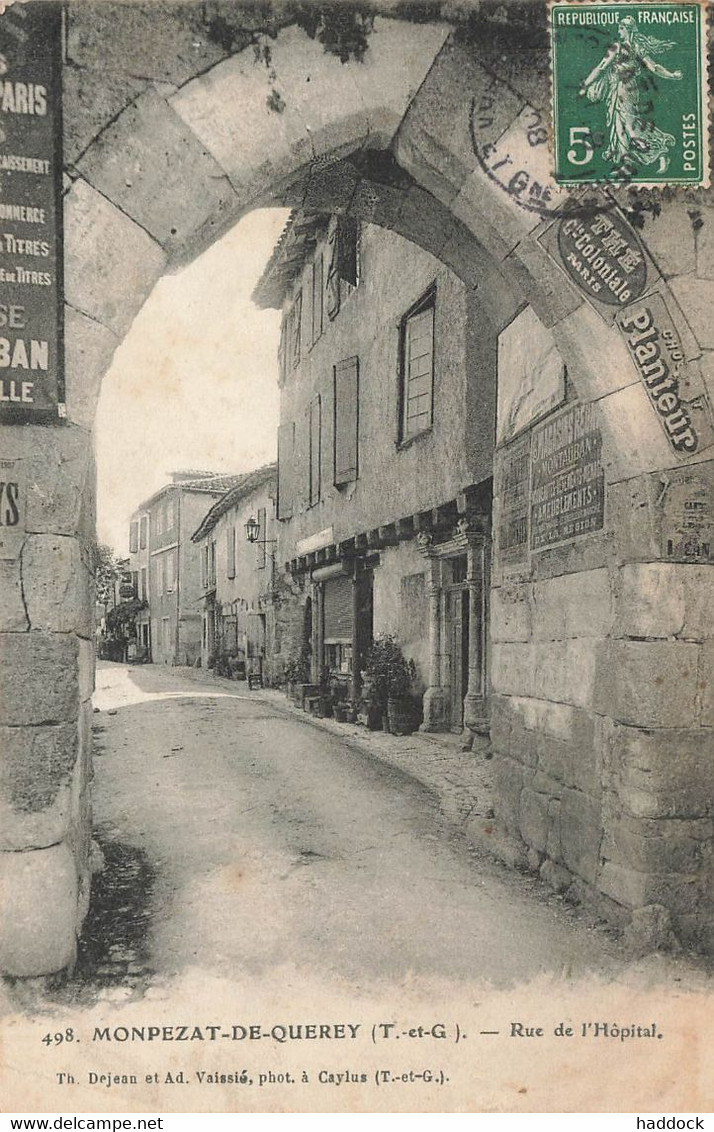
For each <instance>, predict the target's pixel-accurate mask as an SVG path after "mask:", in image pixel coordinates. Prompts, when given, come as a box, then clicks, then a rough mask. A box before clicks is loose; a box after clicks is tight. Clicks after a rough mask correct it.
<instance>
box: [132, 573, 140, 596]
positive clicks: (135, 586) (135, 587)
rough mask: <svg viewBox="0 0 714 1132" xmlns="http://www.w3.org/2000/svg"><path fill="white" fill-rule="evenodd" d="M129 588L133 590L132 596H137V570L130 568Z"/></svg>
mask: <svg viewBox="0 0 714 1132" xmlns="http://www.w3.org/2000/svg"><path fill="white" fill-rule="evenodd" d="M131 588H132V590H133V591H134V597H138V596H139V571H138V570H132V572H131Z"/></svg>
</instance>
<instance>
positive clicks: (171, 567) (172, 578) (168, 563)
mask: <svg viewBox="0 0 714 1132" xmlns="http://www.w3.org/2000/svg"><path fill="white" fill-rule="evenodd" d="M177 554H178V551H176V550H169V552H168V553H167V554H164V555H163V559H164V576H165V581H166V585H165V590H166V593H167V594H171V593H173V592H174V590H175V589H176V561H177Z"/></svg>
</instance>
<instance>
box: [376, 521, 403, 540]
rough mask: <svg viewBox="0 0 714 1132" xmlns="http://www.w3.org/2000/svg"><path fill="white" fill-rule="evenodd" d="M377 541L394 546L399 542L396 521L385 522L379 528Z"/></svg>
mask: <svg viewBox="0 0 714 1132" xmlns="http://www.w3.org/2000/svg"><path fill="white" fill-rule="evenodd" d="M379 541H380V543H381V545H382V546H396V545H397V543H398V542H399V536H398V535H397V526H396V523H387V525H386V527H380V528H379Z"/></svg>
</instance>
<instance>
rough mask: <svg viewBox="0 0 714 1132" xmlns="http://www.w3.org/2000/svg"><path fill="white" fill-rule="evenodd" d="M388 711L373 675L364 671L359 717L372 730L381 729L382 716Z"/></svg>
mask: <svg viewBox="0 0 714 1132" xmlns="http://www.w3.org/2000/svg"><path fill="white" fill-rule="evenodd" d="M385 711H386V705H385V706H384V707H383V706H382V703H381V700H380V696H379V692H378V690H377V688H376V686H375V683H374V679H373V677H372V676H368V675H367V673H366V672H363V673H362V697H361V699H360V702H359V708H358V712H357V719H358V721H359V722H360V723H362V724H364V726H365V727H367V728H369V730H370V731H379V729H380V728H381V726H382V716H383V715H384V712H385Z"/></svg>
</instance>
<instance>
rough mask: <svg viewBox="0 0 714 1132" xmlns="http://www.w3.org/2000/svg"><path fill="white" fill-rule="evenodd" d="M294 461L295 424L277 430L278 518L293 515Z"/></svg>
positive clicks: (290, 422)
mask: <svg viewBox="0 0 714 1132" xmlns="http://www.w3.org/2000/svg"><path fill="white" fill-rule="evenodd" d="M294 461H295V422H294V421H288V422H286V423H285V424H281V425H280V427H279V428H278V518H279V519H289V518H290V516H291V515H292V513H293V484H294V479H293V467H294Z"/></svg>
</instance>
